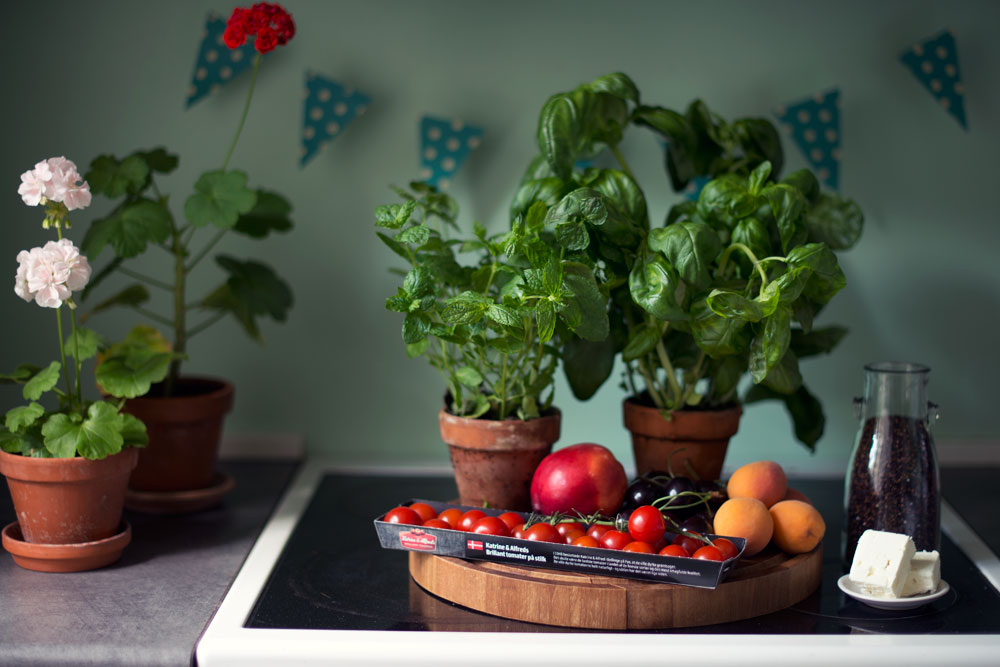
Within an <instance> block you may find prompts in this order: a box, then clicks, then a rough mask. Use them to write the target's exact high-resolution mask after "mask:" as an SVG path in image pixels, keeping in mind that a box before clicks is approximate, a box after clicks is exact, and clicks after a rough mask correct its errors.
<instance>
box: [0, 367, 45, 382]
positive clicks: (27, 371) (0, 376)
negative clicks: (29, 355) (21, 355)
mask: <svg viewBox="0 0 1000 667" xmlns="http://www.w3.org/2000/svg"><path fill="white" fill-rule="evenodd" d="M40 370H42V369H41V367H40V366H35V365H34V364H21V365H20V366H18V367H17V368H15V369H14V372H13V373H0V384H24V383H25V382H27V381H28V380H30V379H31V378H32V376H34V375H35V374H36V373H38V371H40Z"/></svg>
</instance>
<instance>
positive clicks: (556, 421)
mask: <svg viewBox="0 0 1000 667" xmlns="http://www.w3.org/2000/svg"><path fill="white" fill-rule="evenodd" d="M561 419H562V415H561V413H560V412H559V411H558V410H555V411H554V412H553V413H552V414H550V415H547V416H544V417H539V418H537V419H530V420H528V421H522V420H520V419H505V420H502V421H497V420H492V419H469V418H467V417H456V416H455V415H453V414H451V413H449V412H448V411H447V410H441V412H440V413H438V422H439V423H440V425H441V439H442V440H444V442H445V443H447V445H448V450H449V452H450V454H451V466H452V468H453V469H454V471H455V484H456V485H457V486H458V495H459V501H460V502H461V503H462V504H463V505H477V506H479V505H482V504H483V503H484V502H486V503H489V505H490V506H491V507H497V508H502V509H510V510H519V511H529V510H530V509H531V477H532V476H533V475H534V474H535V468H537V467H538V464H539V463H541V461H542V459H544V458H545V457H546V456H547V455H548V454H549V452H551V451H552V444H553V443H554V442H555V441H556V440H558V439H559V426H560V423H561Z"/></svg>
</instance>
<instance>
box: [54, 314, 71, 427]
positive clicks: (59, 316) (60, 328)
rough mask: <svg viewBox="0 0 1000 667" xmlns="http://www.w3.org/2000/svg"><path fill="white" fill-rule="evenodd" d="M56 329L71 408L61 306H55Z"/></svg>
mask: <svg viewBox="0 0 1000 667" xmlns="http://www.w3.org/2000/svg"><path fill="white" fill-rule="evenodd" d="M55 310H56V329H57V330H58V331H59V359H60V360H61V361H62V370H63V376H64V377H65V378H66V395H67V397H68V398H69V407H70V409H73V408H74V407H75V406H74V405H73V387H72V385H71V383H70V379H69V368H67V367H66V350H64V349H63V326H62V312H61V311H62V306H60V307H59V308H56V309H55Z"/></svg>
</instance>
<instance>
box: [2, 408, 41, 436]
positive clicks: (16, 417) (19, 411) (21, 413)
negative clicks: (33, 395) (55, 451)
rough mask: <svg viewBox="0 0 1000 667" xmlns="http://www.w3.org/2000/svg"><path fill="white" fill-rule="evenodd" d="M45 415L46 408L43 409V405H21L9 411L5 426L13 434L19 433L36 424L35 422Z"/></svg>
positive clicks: (5, 418)
mask: <svg viewBox="0 0 1000 667" xmlns="http://www.w3.org/2000/svg"><path fill="white" fill-rule="evenodd" d="M44 414H45V408H43V407H42V404H41V403H35V402H34V401H32V402H31V403H29V404H28V405H21V406H18V407H16V408H12V409H10V410H8V411H7V414H6V415H5V416H4V426H6V427H7V428H8V429H9V430H10V431H11V432H13V433H17V432H19V431H21V430H22V429H24V428H26V427H28V426H31V425H32V424H34V423H35V420H37V419H38V418H39V417H41V416H42V415H44Z"/></svg>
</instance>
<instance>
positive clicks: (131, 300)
mask: <svg viewBox="0 0 1000 667" xmlns="http://www.w3.org/2000/svg"><path fill="white" fill-rule="evenodd" d="M146 301H149V290H148V289H146V286H145V285H140V284H139V283H135V284H133V285H129V286H128V287H126V288H125V289H123V290H122V291H120V292H118V293H117V294H115V295H113V296H110V297H108V298H107V299H105V300H104V301H101V302H100V303H98V304H97V305H95V306H94V307H93V308H91V309H90V310H88V311H87V312H86V313H84V314H83V315H82V316H81V317H80V321H81V322H85V321H87V320H88V319H90V318H91V317H93V316H94V315H96V314H97V313H101V312H104V311H106V310H108V309H110V308H114V307H115V306H138V305H140V304H142V303H145V302H146Z"/></svg>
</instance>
